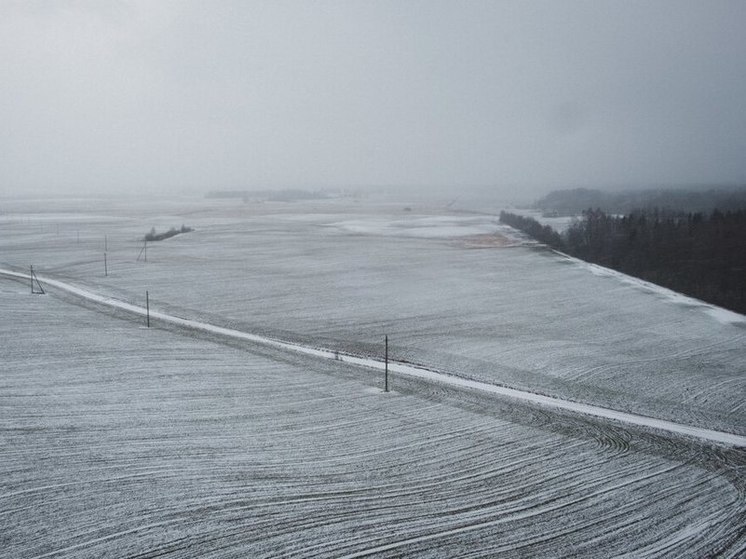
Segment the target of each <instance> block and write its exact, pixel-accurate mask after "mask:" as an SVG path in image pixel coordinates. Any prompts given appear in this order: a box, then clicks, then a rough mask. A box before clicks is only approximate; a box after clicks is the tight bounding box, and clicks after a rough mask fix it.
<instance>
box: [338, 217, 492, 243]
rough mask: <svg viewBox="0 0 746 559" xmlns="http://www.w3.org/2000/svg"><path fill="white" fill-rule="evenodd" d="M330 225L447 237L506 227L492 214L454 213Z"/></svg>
mask: <svg viewBox="0 0 746 559" xmlns="http://www.w3.org/2000/svg"><path fill="white" fill-rule="evenodd" d="M330 226H331V227H335V228H337V229H341V230H343V231H347V232H350V233H359V234H367V235H385V236H395V237H419V238H425V239H450V238H454V237H466V236H470V235H489V234H494V233H497V232H498V231H502V230H504V229H505V227H504V226H502V225H500V224H499V223H498V222H497V219H496V218H494V217H491V216H479V217H463V216H453V215H439V216H427V217H423V216H412V217H410V218H408V219H401V218H373V219H371V218H370V217H367V218H364V219H355V220H347V221H340V222H336V223H331V224H330Z"/></svg>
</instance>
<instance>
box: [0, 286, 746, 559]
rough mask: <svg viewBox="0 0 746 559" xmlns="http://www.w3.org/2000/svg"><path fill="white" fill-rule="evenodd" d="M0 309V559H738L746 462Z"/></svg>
mask: <svg viewBox="0 0 746 559" xmlns="http://www.w3.org/2000/svg"><path fill="white" fill-rule="evenodd" d="M0 307H1V308H2V309H3V320H2V321H0V339H1V340H2V341H3V343H2V344H0V362H2V364H3V368H2V376H1V377H0V383H1V384H2V390H0V516H2V527H3V529H2V533H1V534H0V540H1V541H2V553H0V555H2V556H4V557H13V558H20V559H23V558H32V557H56V558H65V557H75V558H87V557H91V558H94V557H95V558H98V557H105V556H116V557H136V556H137V557H154V556H159V557H161V556H162V557H200V558H203V557H207V558H209V557H257V558H260V557H277V556H292V557H365V556H376V557H402V556H405V557H467V556H468V557H494V556H496V555H501V556H522V557H525V556H532V557H552V556H555V557H556V556H561V557H610V556H615V557H616V556H625V555H627V556H629V557H636V558H645V557H677V558H679V557H706V556H715V555H717V556H722V557H738V556H739V555H740V554H742V553H743V552H744V551H746V541H744V540H745V538H744V534H743V532H742V526H743V522H744V519H745V511H746V504H745V503H744V488H743V487H741V485H738V483H740V482H739V478H738V477H731V479H732V480H733V483H736V484H735V485H734V484H733V483H731V482H729V481H728V477H727V475H725V474H726V472H727V470H728V468H732V467H743V453H742V452H736V451H723V452H722V453H721V452H719V451H716V450H715V449H710V450H709V451H707V452H714V453H715V455H714V458H716V460H714V461H709V462H707V464H709V465H707V466H705V465H704V464H705V462H702V465H697V464H699V463H700V462H701V459H703V458H705V457H706V455H705V454H700V453H699V452H701V450H703V449H699V450H698V449H697V448H696V447H692V448H691V449H689V450H687V448H686V447H685V446H683V447H675V448H673V447H672V448H671V449H670V452H668V454H666V453H664V454H663V455H662V454H660V452H659V450H660V449H659V450H656V448H657V445H658V444H665V442H663V441H659V442H656V441H655V439H645V438H638V436H639V435H635V434H632V433H629V432H625V431H624V430H622V429H618V428H610V427H608V426H599V425H596V424H594V423H593V422H587V421H580V422H578V423H576V427H577V428H578V429H579V430H581V431H580V433H579V434H578V435H574V436H568V435H565V434H562V433H561V432H553V431H548V430H545V429H539V428H536V427H535V426H533V424H532V423H531V422H530V421H529V422H524V423H521V424H519V423H515V422H511V421H510V420H509V418H503V417H500V416H495V415H493V414H491V413H487V412H479V411H477V410H476V409H473V408H471V407H470V406H469V405H468V404H467V401H466V400H464V401H463V402H461V403H460V404H459V405H458V406H454V405H452V403H451V401H453V400H452V399H453V398H455V397H456V395H451V396H450V397H449V398H446V399H437V398H436V399H427V398H422V397H418V396H415V395H408V394H405V393H390V394H383V393H382V392H381V391H380V390H379V389H374V388H373V387H372V386H371V385H369V384H367V383H365V382H362V381H361V380H360V378H359V375H356V374H351V373H350V371H349V369H350V367H349V365H347V364H344V363H335V362H334V361H329V360H319V359H312V358H308V357H304V356H300V355H298V356H296V357H293V355H292V354H289V353H287V352H283V353H273V352H272V351H271V350H267V351H263V350H261V349H260V348H259V347H258V346H257V350H256V352H248V351H245V350H243V351H242V350H239V349H236V348H232V347H228V346H224V345H218V344H213V343H210V342H206V341H200V340H196V339H193V338H189V337H184V336H178V335H175V334H174V333H172V332H169V331H166V330H158V329H146V328H142V327H138V325H136V324H134V323H132V322H129V321H122V320H117V319H115V318H112V317H108V316H106V315H103V314H101V313H96V312H92V311H89V310H86V309H84V308H81V307H79V306H76V305H69V304H66V303H65V302H63V301H60V300H58V299H57V298H54V297H40V296H32V295H30V294H29V293H27V291H26V290H25V289H24V288H23V286H22V285H21V284H18V283H14V282H8V281H0ZM376 376H378V375H376ZM456 402H457V401H456ZM535 420H536V421H537V425H538V424H541V417H540V416H539V415H537V416H535ZM553 423H554V422H553ZM664 455H667V456H668V457H667V458H665V457H663V456H664ZM740 480H741V481H742V478H740Z"/></svg>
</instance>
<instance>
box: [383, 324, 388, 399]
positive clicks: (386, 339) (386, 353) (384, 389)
mask: <svg viewBox="0 0 746 559" xmlns="http://www.w3.org/2000/svg"><path fill="white" fill-rule="evenodd" d="M384 343H385V346H386V350H385V358H386V369H385V371H386V374H385V377H384V379H385V380H384V385H383V391H384V392H388V391H389V336H388V334H386V337H385V342H384Z"/></svg>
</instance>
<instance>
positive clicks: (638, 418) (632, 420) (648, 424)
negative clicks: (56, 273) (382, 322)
mask: <svg viewBox="0 0 746 559" xmlns="http://www.w3.org/2000/svg"><path fill="white" fill-rule="evenodd" d="M0 276H3V277H6V278H9V279H13V280H16V281H25V282H28V281H29V280H30V278H29V276H28V274H25V273H19V272H14V271H11V270H0ZM38 280H39V281H40V282H42V283H43V284H45V285H46V286H48V287H53V288H56V289H59V290H62V291H64V292H65V293H67V294H71V295H74V296H75V297H78V298H81V299H84V300H86V301H88V302H92V303H94V304H98V305H104V306H107V307H110V308H113V309H116V310H120V311H125V312H127V313H129V314H133V315H136V316H140V317H145V316H146V314H148V310H147V309H146V308H144V307H141V306H138V305H134V304H131V303H127V302H124V301H120V300H117V299H114V298H112V297H108V296H104V295H100V294H98V293H94V292H92V291H88V290H86V289H83V288H80V287H77V286H74V285H71V284H68V283H65V282H62V281H58V280H55V279H51V278H46V277H39V278H38ZM149 316H150V319H151V320H153V321H158V322H160V323H165V324H168V325H170V326H175V327H177V328H182V329H186V330H189V331H192V332H203V333H206V334H209V335H212V336H218V337H221V338H224V339H230V340H238V341H244V342H250V343H255V344H260V345H263V346H267V347H271V348H274V349H277V350H281V351H285V352H293V353H296V354H303V355H308V356H312V357H316V358H322V359H331V360H335V361H338V362H344V363H348V364H352V365H357V366H362V367H368V368H373V369H378V370H383V369H384V368H385V366H386V365H385V363H384V361H383V360H381V359H374V358H371V357H364V356H359V355H353V354H349V353H342V352H339V351H335V350H330V349H324V348H318V347H312V346H308V345H301V344H297V343H293V342H289V341H284V340H278V339H274V338H270V337H267V336H261V335H257V334H252V333H249V332H243V331H240V330H234V329H230V328H224V327H221V326H216V325H214V324H209V323H206V322H200V321H197V320H191V319H186V318H181V317H178V316H175V315H172V314H168V313H164V312H160V311H157V310H150V311H149ZM388 370H389V372H391V373H394V374H397V375H401V376H405V377H409V378H415V379H418V380H422V381H425V382H428V383H434V384H440V385H445V386H448V387H449V388H455V389H460V390H465V391H474V392H477V393H482V394H490V395H495V396H499V397H504V398H508V399H511V400H513V401H518V402H523V403H526V404H532V405H535V406H539V407H544V408H549V409H553V410H560V411H563V412H571V413H575V414H580V415H585V416H592V417H596V418H601V419H603V420H606V421H611V422H614V423H622V424H627V425H634V426H636V427H642V428H644V429H654V430H658V431H663V432H666V433H668V434H673V435H676V436H684V437H691V438H695V439H699V440H701V441H706V442H708V443H715V444H718V445H725V446H730V447H740V448H746V436H741V435H737V434H734V433H728V432H723V431H716V430H712V429H705V428H701V427H695V426H692V425H686V424H682V423H676V422H673V421H668V420H663V419H657V418H654V417H648V416H644V415H638V414H633V413H628V412H624V411H619V410H614V409H610V408H605V407H602V406H596V405H591V404H583V403H579V402H573V401H570V400H563V399H560V398H556V397H552V396H545V395H542V394H537V393H533V392H528V391H523V390H516V389H513V388H509V387H506V386H500V385H496V384H489V383H486V382H481V381H476V380H471V379H467V378H464V377H460V376H457V375H454V374H451V373H448V372H445V371H437V370H433V369H428V368H425V367H421V366H417V365H414V364H410V363H404V362H396V361H394V362H392V361H389V363H388ZM623 444H624V443H623V442H622V445H623Z"/></svg>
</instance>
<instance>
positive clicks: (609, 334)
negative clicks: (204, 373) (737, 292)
mask: <svg viewBox="0 0 746 559" xmlns="http://www.w3.org/2000/svg"><path fill="white" fill-rule="evenodd" d="M5 208H6V210H5V211H6V214H5V215H4V216H0V233H1V234H2V237H0V243H1V244H0V266H2V267H15V268H16V269H19V270H20V269H27V266H28V265H29V264H34V265H35V269H36V270H37V271H38V273H39V274H40V275H47V276H50V277H57V278H59V279H63V280H65V281H70V282H72V283H75V284H78V285H82V286H86V287H88V288H90V289H93V290H95V291H96V292H101V293H105V294H107V293H108V294H111V295H113V296H115V297H117V298H120V299H123V300H126V301H129V302H133V303H137V304H140V305H142V304H144V295H145V291H146V290H148V291H149V292H150V297H151V303H152V304H153V306H154V308H158V309H163V310H165V311H168V312H172V313H173V314H176V315H178V316H183V317H186V318H195V319H201V320H204V321H207V322H211V323H214V324H218V325H222V326H230V327H235V328H239V329H242V330H246V331H251V332H256V333H260V334H265V335H269V336H274V337H277V338H281V339H286V340H290V341H297V342H302V343H306V344H309V345H317V346H321V347H326V348H329V349H333V350H334V349H337V350H340V351H347V352H351V353H356V354H368V355H380V354H381V352H382V340H383V336H384V334H388V335H389V338H390V346H391V354H392V357H393V358H395V359H399V360H406V361H411V362H413V363H418V364H422V365H425V366H428V367H432V368H435V369H439V370H442V371H445V372H449V373H453V374H457V375H460V376H464V377H469V378H474V379H479V380H485V381H487V382H494V383H497V384H502V385H506V386H510V387H515V388H520V389H525V390H530V391H535V392H539V393H543V394H548V395H553V396H558V397H562V398H567V399H571V400H575V401H579V402H586V403H591V404H600V405H606V406H609V407H612V408H614V409H619V410H623V411H630V412H635V413H640V414H643V415H649V416H652V417H658V418H662V419H669V420H674V421H679V422H683V423H688V424H691V425H695V426H699V427H706V428H713V429H718V430H722V431H728V432H734V433H738V434H742V435H743V434H746V405H744V397H743V396H744V394H746V349H744V348H746V317H743V316H741V315H733V314H728V313H718V312H717V311H716V310H714V309H712V308H711V307H708V306H706V305H704V304H699V303H697V302H696V301H692V300H688V299H686V298H683V297H675V296H672V295H670V294H666V293H665V292H664V291H663V290H654V289H650V288H647V287H645V286H642V285H640V283H639V282H634V281H630V280H628V279H626V278H624V277H618V276H615V275H613V274H606V273H603V272H599V270H598V269H594V268H592V267H589V266H585V265H582V264H580V263H577V262H575V261H571V260H568V259H565V258H563V257H562V256H560V255H556V254H553V253H550V252H548V251H546V250H543V249H538V248H534V247H532V246H531V245H530V243H528V244H527V246H515V245H516V244H519V245H520V244H521V241H520V239H516V238H515V237H514V236H513V235H511V234H510V233H508V235H509V238H508V239H504V238H503V239H500V238H498V237H496V236H494V235H492V233H495V232H505V231H506V230H505V229H504V228H502V227H501V226H500V225H499V224H497V221H496V219H495V218H494V217H492V216H480V215H471V214H454V215H447V214H444V213H443V212H442V211H438V210H431V209H427V208H424V209H423V208H419V207H414V208H413V211H412V212H404V211H402V208H403V204H399V205H383V204H378V205H376V204H373V203H371V202H363V203H360V204H353V203H349V202H342V201H334V200H332V201H325V202H319V203H316V204H313V205H296V204H260V205H244V204H241V203H240V202H238V201H231V200H224V201H215V200H190V201H186V202H183V201H180V202H172V203H170V202H161V203H154V202H148V203H147V204H145V203H142V204H140V205H139V206H133V205H131V204H124V203H121V205H120V206H111V205H110V204H106V203H103V202H91V201H75V200H72V201H66V202H64V203H59V204H56V205H54V206H51V205H49V204H47V205H46V206H40V205H39V204H34V203H26V204H25V205H22V204H20V203H17V204H16V205H15V206H12V205H11V203H7V204H5ZM40 208H41V209H46V210H47V211H49V212H50V213H39V210H40ZM52 210H53V212H52ZM182 223H183V224H186V225H189V226H192V227H195V228H196V231H195V232H193V233H189V234H185V235H180V236H177V237H174V238H172V239H169V240H167V241H163V242H160V243H151V244H150V245H149V248H148V262H147V263H144V262H142V261H140V262H137V261H136V258H137V256H138V254H139V252H140V249H141V244H139V243H138V242H137V239H138V238H141V237H142V236H143V235H144V234H145V233H146V232H147V231H149V230H150V228H151V227H156V228H157V229H158V230H159V231H161V230H165V229H168V228H169V227H179V226H181V224H182ZM104 236H106V242H107V244H108V247H107V248H108V265H109V269H110V275H109V277H104V265H103V251H104ZM78 239H79V240H78Z"/></svg>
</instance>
